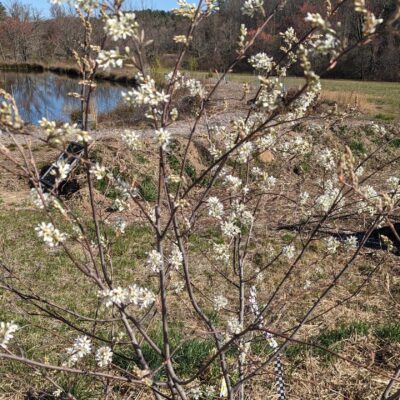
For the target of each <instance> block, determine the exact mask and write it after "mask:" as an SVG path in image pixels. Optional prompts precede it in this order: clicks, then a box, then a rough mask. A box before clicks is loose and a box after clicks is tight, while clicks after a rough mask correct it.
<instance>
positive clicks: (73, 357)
mask: <svg viewBox="0 0 400 400" xmlns="http://www.w3.org/2000/svg"><path fill="white" fill-rule="evenodd" d="M91 351H92V343H91V341H90V339H89V338H88V337H87V336H86V335H82V336H78V337H77V338H76V339H75V341H74V344H73V345H72V347H69V348H67V354H68V355H69V358H68V361H67V363H66V365H68V366H73V365H75V364H76V363H77V362H78V361H79V360H80V359H82V358H83V357H85V356H86V355H88V354H90V353H91Z"/></svg>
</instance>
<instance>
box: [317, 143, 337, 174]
mask: <svg viewBox="0 0 400 400" xmlns="http://www.w3.org/2000/svg"><path fill="white" fill-rule="evenodd" d="M318 163H319V164H320V165H321V166H322V167H323V168H324V169H325V170H326V171H333V170H334V169H335V168H336V161H335V158H334V156H333V153H332V151H331V150H330V149H328V148H325V149H323V150H322V151H321V152H320V153H319V155H318Z"/></svg>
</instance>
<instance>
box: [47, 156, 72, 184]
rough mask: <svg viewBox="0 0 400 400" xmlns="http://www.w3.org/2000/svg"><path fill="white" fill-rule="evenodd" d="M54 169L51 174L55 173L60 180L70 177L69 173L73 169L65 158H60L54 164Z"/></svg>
mask: <svg viewBox="0 0 400 400" xmlns="http://www.w3.org/2000/svg"><path fill="white" fill-rule="evenodd" d="M53 167H54V168H53V169H52V170H51V172H50V174H51V175H55V176H56V177H57V179H58V180H60V181H62V180H64V179H67V178H68V174H69V172H70V171H71V165H70V164H68V163H67V162H66V161H65V160H58V161H56V162H55V163H54V164H53Z"/></svg>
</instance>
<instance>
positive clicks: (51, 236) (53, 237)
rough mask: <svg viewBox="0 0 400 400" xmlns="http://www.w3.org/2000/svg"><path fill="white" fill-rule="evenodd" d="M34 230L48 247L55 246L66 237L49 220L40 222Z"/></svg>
mask: <svg viewBox="0 0 400 400" xmlns="http://www.w3.org/2000/svg"><path fill="white" fill-rule="evenodd" d="M35 230H36V233H37V235H38V236H39V237H40V238H42V239H43V241H44V242H45V243H46V244H47V245H48V246H49V247H56V246H58V245H60V244H61V243H63V242H64V241H65V240H66V238H67V235H66V234H65V233H62V232H60V231H59V230H58V229H57V228H55V226H54V225H53V224H52V223H51V222H49V223H46V222H41V223H40V224H39V225H38V226H37V227H36V228H35Z"/></svg>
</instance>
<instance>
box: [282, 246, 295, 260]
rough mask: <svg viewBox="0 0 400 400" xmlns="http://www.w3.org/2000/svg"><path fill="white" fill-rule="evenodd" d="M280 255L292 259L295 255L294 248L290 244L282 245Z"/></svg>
mask: <svg viewBox="0 0 400 400" xmlns="http://www.w3.org/2000/svg"><path fill="white" fill-rule="evenodd" d="M282 255H283V256H284V257H286V258H287V259H288V260H292V259H293V258H294V256H295V255H296V248H295V247H294V246H293V245H292V244H289V245H287V246H283V247H282Z"/></svg>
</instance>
